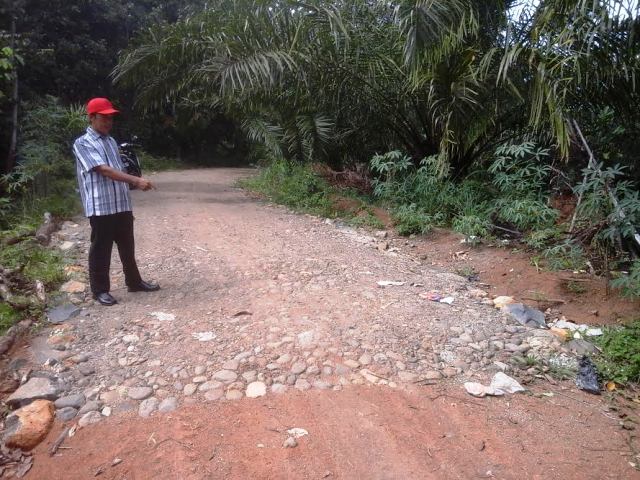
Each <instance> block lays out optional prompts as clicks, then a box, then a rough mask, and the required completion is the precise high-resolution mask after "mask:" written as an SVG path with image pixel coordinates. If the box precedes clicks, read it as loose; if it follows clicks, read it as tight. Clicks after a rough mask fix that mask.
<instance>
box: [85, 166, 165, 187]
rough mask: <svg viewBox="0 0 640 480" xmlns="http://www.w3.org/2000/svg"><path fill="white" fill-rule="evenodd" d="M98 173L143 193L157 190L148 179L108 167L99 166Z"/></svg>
mask: <svg viewBox="0 0 640 480" xmlns="http://www.w3.org/2000/svg"><path fill="white" fill-rule="evenodd" d="M96 172H98V173H99V174H101V175H104V176H105V177H108V178H111V179H112V180H116V181H118V182H124V183H128V184H129V185H132V186H135V187H136V188H139V189H140V190H142V191H143V192H147V191H149V190H155V189H156V186H155V185H154V184H153V183H151V182H150V181H149V180H147V179H146V178H141V177H134V176H133V175H129V174H128V173H124V172H121V171H120V170H116V169H115V168H111V167H109V166H107V165H99V166H97V167H96Z"/></svg>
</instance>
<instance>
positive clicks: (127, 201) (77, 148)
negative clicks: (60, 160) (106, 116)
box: [73, 127, 132, 217]
mask: <svg viewBox="0 0 640 480" xmlns="http://www.w3.org/2000/svg"><path fill="white" fill-rule="evenodd" d="M73 154H74V155H75V156H76V171H77V174H78V186H79V187H80V197H81V199H82V205H83V207H84V213H85V215H86V216H87V217H93V216H101V215H112V214H114V213H120V212H128V211H131V210H132V208H131V197H130V195H129V185H128V184H126V183H124V182H117V181H115V180H112V179H110V178H108V177H105V176H104V175H101V174H100V173H98V172H96V171H95V168H96V167H98V166H100V165H107V166H109V167H111V168H115V169H116V170H123V171H124V166H123V165H122V162H121V161H120V153H119V152H118V145H117V144H116V141H115V140H114V139H113V138H112V137H109V136H104V135H100V134H99V133H98V132H96V131H95V130H94V129H93V128H91V127H88V128H87V132H86V133H85V134H84V135H82V136H81V137H79V138H78V139H77V140H76V141H75V142H74V144H73Z"/></svg>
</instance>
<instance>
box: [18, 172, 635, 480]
mask: <svg viewBox="0 0 640 480" xmlns="http://www.w3.org/2000/svg"><path fill="white" fill-rule="evenodd" d="M248 174H250V172H249V171H247V170H228V169H216V170H190V171H184V172H170V173H162V174H158V175H156V176H155V181H156V183H157V185H158V190H157V191H156V192H150V193H141V192H135V216H136V237H137V250H138V258H139V264H140V267H141V270H142V272H143V276H144V277H145V278H147V279H153V280H156V281H158V282H159V283H160V284H161V285H162V290H161V291H160V292H156V293H151V294H144V293H127V292H126V289H125V288H124V286H123V279H122V275H121V273H120V266H119V263H118V261H117V260H116V256H115V254H114V263H113V274H112V279H113V288H112V293H113V295H114V296H115V297H116V298H118V299H119V300H120V303H119V304H118V305H116V306H114V307H110V308H105V307H101V306H99V305H95V304H93V303H91V302H89V304H86V305H85V306H84V310H83V312H82V314H81V315H80V316H78V317H76V318H74V319H72V320H71V321H70V322H68V323H67V324H66V326H63V327H61V328H58V329H56V330H47V331H45V332H43V333H42V335H41V337H40V338H37V339H35V340H34V342H33V344H32V346H31V348H30V349H29V350H28V351H27V352H26V353H25V357H26V360H28V361H29V362H30V363H31V364H33V365H35V364H40V365H41V364H42V362H44V360H45V359H47V358H56V359H57V360H58V361H59V363H58V365H62V367H61V368H58V369H57V370H56V374H57V375H58V376H59V378H60V381H61V382H63V383H64V385H65V388H66V391H65V392H64V395H67V396H68V395H71V394H76V395H77V396H79V397H80V398H81V399H82V400H81V401H79V404H78V405H76V406H75V408H82V409H83V410H81V411H80V413H78V412H77V410H76V411H72V410H66V411H65V415H69V416H75V417H74V418H73V419H72V420H70V422H76V421H78V419H81V418H82V419H85V420H84V421H82V420H81V423H82V424H85V423H87V424H88V425H87V426H85V427H83V428H81V429H79V430H78V431H77V433H76V435H75V436H73V437H72V438H69V439H68V440H66V441H65V443H64V444H63V446H64V447H66V448H65V449H61V450H59V452H58V454H57V455H56V456H54V457H52V458H49V457H48V456H47V455H46V453H45V449H46V448H47V447H48V446H49V445H50V444H51V443H52V442H53V441H54V440H55V438H56V433H57V432H58V431H59V430H60V429H61V428H62V422H60V424H57V425H56V430H55V431H54V432H52V433H51V434H50V435H49V437H48V439H47V441H46V442H44V443H43V444H42V445H41V446H40V447H38V450H37V452H36V459H35V464H34V467H33V468H32V470H31V471H30V472H29V474H28V476H27V478H31V479H58V478H59V479H62V478H64V479H76V478H77V479H84V478H93V477H94V476H95V475H99V477H98V478H108V479H151V478H153V479H164V478H166V479H217V478H225V479H249V478H251V479H254V478H255V479H262V478H265V479H266V478H268V479H280V478H283V479H284V478H288V479H324V478H328V479H449V478H451V479H467V478H500V479H510V478H520V479H522V478H536V479H554V478H558V479H559V478H562V479H602V478H616V479H620V478H640V475H639V474H638V472H637V471H636V470H634V468H633V467H632V466H631V465H630V462H631V463H633V462H637V461H638V458H636V457H634V455H635V453H634V451H633V448H634V445H635V444H634V440H630V435H629V432H628V431H626V430H623V429H621V428H620V426H619V421H620V419H619V418H618V416H617V415H616V413H615V412H613V411H610V410H609V408H608V407H607V406H606V404H605V403H604V402H602V401H600V399H599V398H596V397H593V396H588V395H587V394H584V393H582V392H580V391H578V390H576V389H575V388H574V387H573V386H572V384H570V383H566V384H565V385H562V384H561V385H555V386H554V385H551V384H550V383H548V382H547V381H538V382H534V383H533V384H531V385H529V387H530V392H529V393H527V394H520V395H515V396H509V397H508V398H507V397H504V398H484V399H476V398H473V397H471V396H469V395H467V394H466V393H465V391H464V389H463V387H462V383H463V382H464V381H469V380H471V381H485V382H486V381H487V380H488V379H490V378H491V376H492V375H493V374H494V373H495V372H497V371H500V370H506V373H508V374H512V375H514V376H516V377H518V376H519V372H520V370H517V371H513V369H512V368H513V367H512V365H513V364H514V357H518V358H519V359H521V360H522V359H523V358H526V355H534V354H535V355H544V356H547V357H548V356H550V355H557V357H558V358H559V359H560V360H562V359H566V358H565V357H567V355H566V354H565V353H563V352H562V348H561V347H560V346H559V343H558V341H557V340H556V339H555V338H554V337H553V335H550V334H548V333H547V332H546V331H540V330H535V331H534V330H531V329H527V328H525V327H522V326H520V325H518V324H516V323H514V322H513V321H512V320H510V319H509V318H507V317H505V316H504V315H503V314H502V313H500V312H498V311H497V310H495V309H494V308H493V307H492V306H489V305H487V304H486V302H485V299H484V296H485V295H486V294H485V293H484V292H482V291H481V290H479V289H477V288H475V287H474V286H473V285H471V284H469V283H468V282H467V281H466V280H465V279H463V278H462V277H459V276H457V275H454V274H451V273H448V272H445V271H438V270H433V269H432V268H430V267H427V266H426V265H424V264H423V263H422V262H421V261H420V260H419V258H417V256H416V255H413V254H412V252H413V249H414V248H415V245H414V244H411V243H410V242H408V241H405V240H404V239H393V238H384V234H382V233H378V234H376V233H373V232H369V233H368V232H365V231H357V230H353V229H351V228H348V227H346V226H343V225H340V224H339V223H336V222H327V221H324V220H322V219H317V218H313V217H310V216H306V215H298V214H293V213H290V212H288V211H286V210H284V209H282V208H280V207H276V206H272V205H265V204H264V203H262V202H260V201H257V200H255V199H253V198H251V197H250V196H248V195H247V194H246V193H245V192H243V191H241V190H239V189H237V188H235V187H234V183H235V181H236V180H237V179H238V178H240V177H242V176H243V175H248ZM87 236H88V228H87V224H86V222H85V221H84V220H79V221H78V225H77V226H74V225H66V226H65V228H64V229H63V231H62V232H61V238H60V241H71V242H74V245H75V249H76V253H77V255H78V258H79V259H80V260H79V261H80V264H83V262H84V258H85V257H84V256H85V252H84V250H85V249H86V246H87V241H86V240H87ZM387 243H388V245H387ZM71 270H73V269H71ZM75 270H80V269H75ZM74 275H76V276H81V275H82V272H78V271H76V272H75V273H74ZM385 281H388V282H397V284H392V285H387V286H380V285H379V283H378V282H385ZM432 293H438V294H439V295H440V296H442V297H451V298H452V299H453V300H452V302H453V303H451V304H448V303H441V302H434V301H431V300H429V294H432ZM431 298H433V297H431ZM560 360H559V361H560ZM516 363H517V362H516ZM543 393H544V394H545V395H543ZM251 397H253V398H251ZM74 398H76V399H77V398H78V397H74ZM105 407H106V408H105ZM67 408H72V409H74V407H67ZM92 412H93V413H92ZM97 412H102V413H101V414H98V413H97ZM60 416H61V417H62V414H60ZM91 421H96V422H97V423H90V422H91ZM294 427H296V428H302V429H304V430H306V431H307V432H308V435H304V436H302V437H300V438H298V439H297V444H298V445H297V446H296V447H293V448H286V447H284V446H283V442H285V440H287V438H288V437H290V436H291V435H290V434H289V433H287V430H288V429H291V428H294ZM115 459H120V460H121V461H120V462H117V461H116V462H114V460H115Z"/></svg>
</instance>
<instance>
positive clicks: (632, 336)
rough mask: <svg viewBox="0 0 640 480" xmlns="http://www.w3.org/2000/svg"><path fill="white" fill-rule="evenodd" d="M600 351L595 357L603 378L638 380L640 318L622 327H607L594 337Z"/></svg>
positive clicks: (618, 381) (622, 380)
mask: <svg viewBox="0 0 640 480" xmlns="http://www.w3.org/2000/svg"><path fill="white" fill-rule="evenodd" d="M595 342H596V343H597V345H598V346H599V347H600V349H601V351H602V353H601V354H600V355H598V356H596V357H595V361H596V365H597V367H598V370H599V371H600V373H601V374H602V376H603V378H604V379H605V380H612V381H614V382H616V383H619V384H627V383H638V382H640V319H638V320H635V321H633V322H632V323H630V324H628V325H625V326H622V327H607V328H605V329H604V333H603V335H602V336H600V337H596V338H595Z"/></svg>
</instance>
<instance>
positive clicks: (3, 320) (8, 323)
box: [0, 302, 21, 335]
mask: <svg viewBox="0 0 640 480" xmlns="http://www.w3.org/2000/svg"><path fill="white" fill-rule="evenodd" d="M20 319H21V315H20V314H19V313H18V312H16V311H15V310H14V309H13V308H12V307H11V306H10V305H7V304H6V303H4V302H3V303H0V335H4V334H5V332H6V331H7V330H9V328H11V327H12V326H13V325H14V324H16V323H17V322H18V321H19V320H20Z"/></svg>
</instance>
